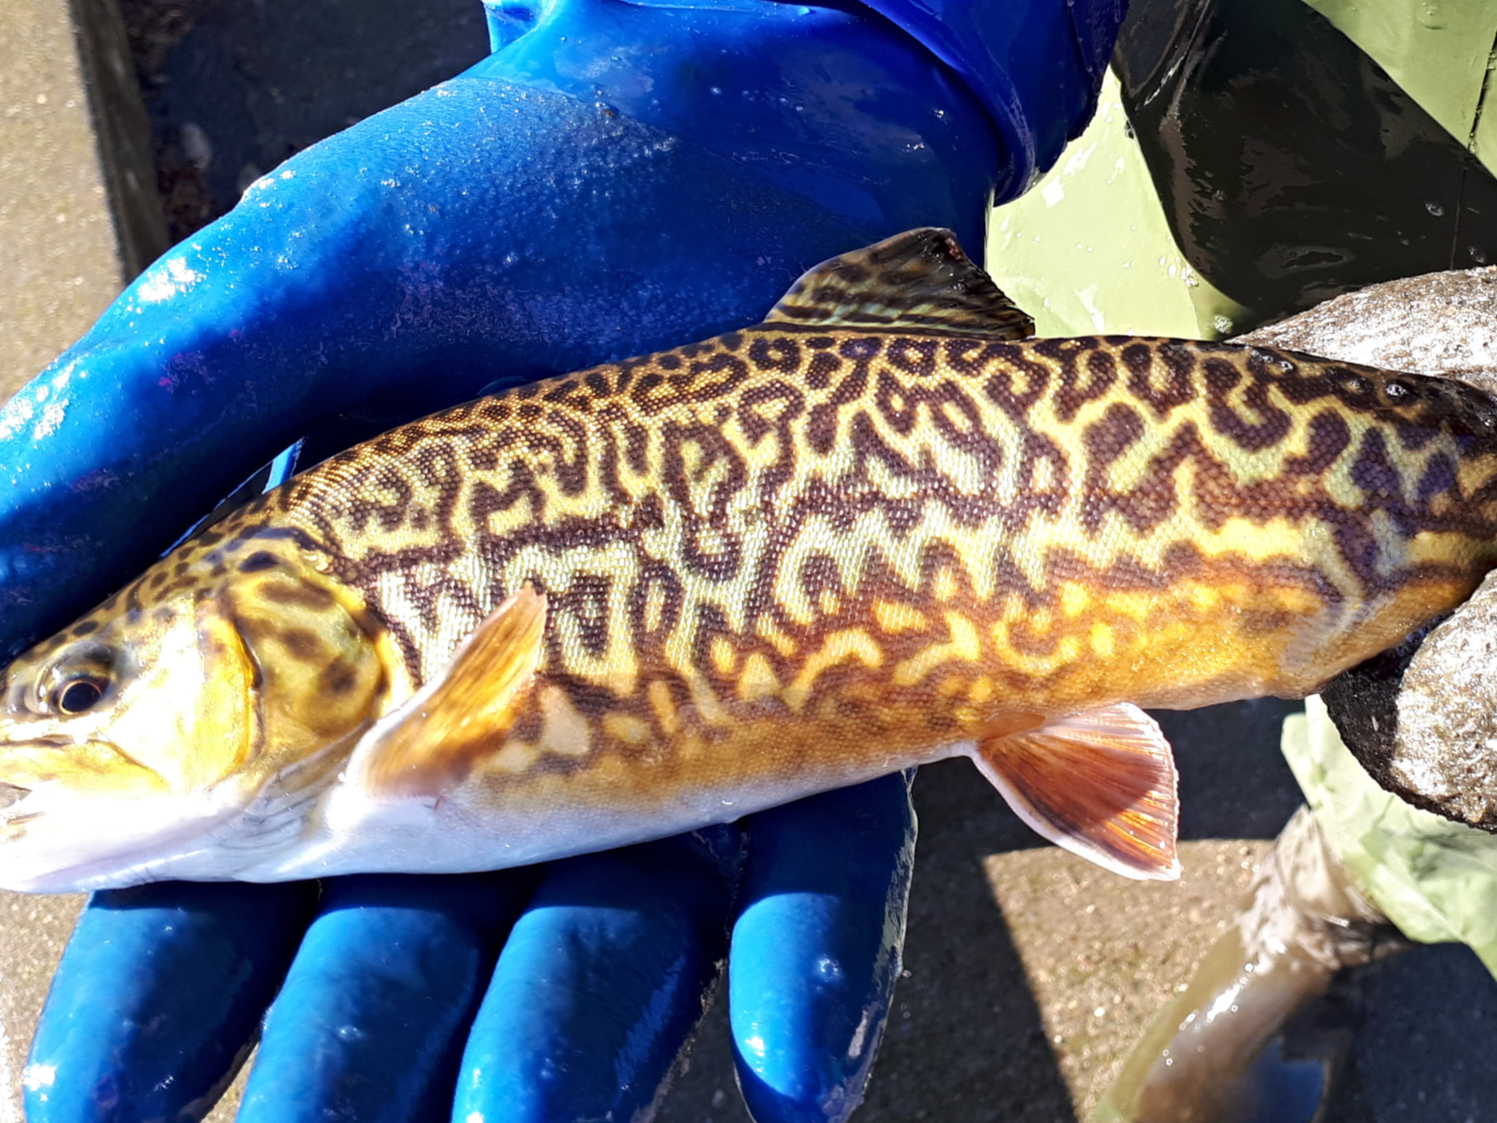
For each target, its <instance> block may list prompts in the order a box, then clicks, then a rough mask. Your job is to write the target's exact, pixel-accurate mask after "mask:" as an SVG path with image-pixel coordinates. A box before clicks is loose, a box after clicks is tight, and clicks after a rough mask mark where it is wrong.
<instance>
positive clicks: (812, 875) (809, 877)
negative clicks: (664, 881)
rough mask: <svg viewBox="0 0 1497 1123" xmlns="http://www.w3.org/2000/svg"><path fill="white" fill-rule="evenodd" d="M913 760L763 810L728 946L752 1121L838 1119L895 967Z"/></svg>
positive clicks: (869, 1047)
mask: <svg viewBox="0 0 1497 1123" xmlns="http://www.w3.org/2000/svg"><path fill="white" fill-rule="evenodd" d="M912 775H913V774H912V773H910V774H905V775H896V776H886V777H884V778H883V779H881V780H875V781H874V782H873V783H871V784H864V785H862V786H860V787H856V788H845V789H842V790H840V791H834V792H828V793H826V794H825V795H820V796H815V797H813V798H811V799H806V800H801V801H800V802H798V803H792V804H788V805H787V806H785V807H780V808H776V809H774V810H772V811H767V812H763V813H761V814H758V815H755V816H753V817H752V818H750V819H749V820H748V822H747V832H748V838H749V850H748V860H747V865H746V867H745V870H744V884H743V890H742V894H741V898H740V905H741V911H740V913H739V916H738V921H737V923H736V924H735V925H734V926H733V938H732V951H731V954H730V957H729V960H728V997H729V1017H730V1020H731V1023H732V1033H733V1043H734V1048H735V1051H736V1055H735V1060H736V1063H737V1067H738V1083H739V1086H740V1087H741V1088H742V1090H743V1096H744V1099H745V1100H746V1101H747V1103H748V1107H749V1111H750V1112H751V1113H752V1114H753V1116H754V1118H755V1119H757V1120H758V1121H759V1123H791V1121H797V1123H804V1121H816V1123H821V1121H823V1120H827V1121H832V1120H837V1121H840V1120H843V1119H846V1118H847V1116H848V1115H849V1113H851V1111H852V1109H853V1108H854V1107H856V1106H857V1105H858V1103H859V1102H860V1101H861V1100H862V1096H863V1085H864V1083H865V1082H866V1081H867V1079H868V1073H869V1069H870V1067H871V1066H872V1064H873V1057H874V1053H875V1052H876V1051H877V1048H878V1043H879V1039H880V1037H881V1036H882V1034H883V1027H884V1020H885V1018H886V1016H887V1015H888V1012H889V1000H890V996H891V994H892V992H893V989H894V980H895V977H896V976H897V975H898V974H899V956H900V949H901V946H902V944H903V942H904V917H905V903H906V899H907V898H908V895H909V887H910V875H911V873H912V871H913V864H914V850H915V812H914V808H913V807H912V806H911V803H910V794H909V781H910V778H911V776H912Z"/></svg>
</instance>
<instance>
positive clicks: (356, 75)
mask: <svg viewBox="0 0 1497 1123" xmlns="http://www.w3.org/2000/svg"><path fill="white" fill-rule="evenodd" d="M79 3H80V5H81V4H82V3H83V0H79ZM123 8H124V11H125V15H126V22H127V24H128V25H129V28H130V33H131V47H132V48H133V52H134V57H135V61H136V63H137V65H138V66H139V76H140V79H141V82H142V90H143V93H144V101H145V105H146V108H147V110H148V112H149V116H150V122H151V128H152V132H153V137H154V153H155V158H156V163H157V169H156V170H157V174H158V186H159V187H160V189H161V194H162V196H163V199H164V203H165V211H166V215H167V220H168V221H169V223H170V227H171V229H172V232H173V234H174V235H175V236H176V237H181V236H183V235H185V234H186V233H188V232H189V231H190V230H191V229H193V228H195V226H196V225H199V224H200V223H201V222H203V221H205V220H207V219H209V218H211V217H213V216H215V215H216V214H218V213H221V212H222V210H224V209H226V208H227V207H228V206H230V205H232V203H233V201H234V199H235V198H236V197H237V192H238V190H239V188H240V186H241V185H242V184H244V183H246V182H248V180H249V179H252V178H254V176H255V175H258V174H259V173H260V172H263V171H268V170H270V168H271V167H273V166H274V165H275V164H276V163H278V162H279V161H280V160H282V159H284V158H285V157H286V156H288V155H290V154H291V153H292V152H294V151H296V150H298V149H299V148H301V147H304V146H305V145H307V144H309V143H312V142H313V141H315V140H316V139H317V138H318V137H320V136H322V135H325V134H326V133H328V132H331V131H334V130H336V129H338V128H341V127H343V126H344V125H345V124H347V123H349V122H351V121H352V120H357V119H358V118H360V117H363V116H366V115H368V114H369V113H372V112H374V111H376V110H378V109H379V108H381V107H382V106H383V105H386V104H389V103H390V102H392V101H395V100H398V99H399V98H401V97H404V96H406V95H408V94H410V93H412V92H414V91H416V90H418V89H420V88H423V87H424V86H426V85H429V84H431V83H432V82H434V81H437V80H440V79H441V78H443V77H445V76H447V75H449V74H451V73H454V72H456V71H457V70H459V69H461V68H462V67H463V66H464V65H466V64H467V63H468V62H470V61H472V60H473V59H475V58H477V57H478V56H479V54H480V53H481V52H482V51H483V50H484V47H485V44H484V34H483V24H482V18H481V13H480V10H479V6H478V4H477V2H476V0H428V3H426V4H425V5H424V6H423V9H422V16H421V17H420V18H417V17H414V16H412V15H411V14H410V12H409V5H407V4H406V3H403V2H402V0H357V2H355V0H237V2H231V0H124V2H123ZM80 10H84V11H87V12H89V13H90V15H89V17H88V18H89V20H90V21H92V20H96V19H98V18H101V17H100V16H99V14H98V13H99V12H100V10H101V9H100V7H99V0H88V6H87V8H81V7H80ZM69 11H70V9H69V6H68V4H67V3H66V2H65V0H5V3H4V5H3V6H0V247H3V249H0V257H3V260H4V264H5V267H4V268H3V269H0V379H6V380H8V381H6V382H5V389H6V391H7V392H9V391H10V390H12V389H13V388H14V387H15V385H17V384H18V381H19V379H21V378H23V377H26V376H29V375H30V374H33V373H35V372H36V371H38V370H40V369H41V367H42V366H43V365H44V364H45V363H46V362H47V361H48V360H49V359H50V358H51V357H52V356H53V355H54V354H55V353H56V352H57V351H58V350H60V349H61V348H62V347H63V346H65V345H66V344H67V343H69V342H70V341H71V340H72V339H73V338H74V337H76V336H77V335H78V334H79V333H81V332H82V331H83V330H84V329H85V328H86V327H87V325H88V324H89V323H90V322H91V320H92V318H93V317H94V316H96V315H97V314H98V312H99V311H100V310H101V309H102V308H103V306H104V305H105V303H107V301H108V299H109V298H110V297H111V296H112V295H113V294H114V292H116V291H117V289H118V287H119V285H120V283H121V279H122V277H123V276H125V275H126V274H128V273H129V271H130V270H131V268H132V267H133V266H134V264H135V263H136V262H138V260H139V258H140V255H141V248H140V247H141V246H142V245H148V244H149V242H150V238H151V229H150V220H149V218H144V219H143V218H142V216H141V213H140V212H139V211H138V210H131V209H130V208H129V207H128V206H124V205H121V204H120V203H119V202H118V200H117V198H115V199H114V201H113V202H112V198H114V196H118V194H119V193H120V192H122V191H126V192H127V189H128V179H127V178H125V177H123V176H122V175H121V173H120V169H119V167H117V166H115V165H116V164H117V163H118V161H119V160H120V159H122V158H123V157H121V155H120V153H121V152H125V153H126V155H127V156H128V151H129V148H130V145H129V143H128V135H129V128H128V119H129V117H130V110H129V107H128V106H126V107H124V108H123V109H121V108H120V107H119V106H115V111H118V112H115V113H114V116H113V117H110V116H109V113H110V112H114V111H110V110H109V107H108V106H107V105H106V106H104V109H105V110H106V114H105V115H104V116H100V115H99V114H97V113H94V114H91V113H90V111H89V102H88V91H87V90H86V89H85V86H84V82H83V73H84V69H85V66H91V67H93V68H95V72H97V68H98V67H99V66H100V65H101V64H100V62H99V60H100V59H101V58H104V59H106V60H107V58H108V53H107V50H105V51H103V52H102V53H101V51H100V48H99V47H98V45H97V44H96V43H94V44H90V43H89V42H87V41H86V42H85V43H84V45H83V46H81V47H80V45H79V41H78V40H77V39H75V37H74V35H73V33H72V31H71V29H70V27H69ZM80 58H81V59H82V60H83V62H81V63H80V61H79V60H80ZM108 87H109V82H108V78H107V76H105V77H103V78H100V79H99V80H98V82H97V83H96V85H95V87H94V89H95V90H105V89H107V88H108ZM111 96H112V97H113V98H114V99H115V100H116V101H119V100H128V99H125V98H123V92H122V91H121V90H120V89H119V88H118V87H116V88H115V90H114V93H113V94H112V95H111ZM121 120H123V121H124V122H125V124H124V125H121V124H120V121H121ZM111 121H112V122H113V123H111ZM121 135H123V136H124V137H125V141H123V142H122V141H120V140H119V137H120V136H121ZM111 137H114V138H115V139H114V140H113V141H111V139H110V138H111ZM101 145H102V147H101ZM106 156H107V158H104V157H106ZM122 184H124V185H125V186H124V187H122V186H121V185H122ZM112 192H113V193H114V196H112V195H111V193H112ZM143 223H144V225H142V224H143ZM142 231H143V232H144V233H142ZM1286 710H1287V707H1286V706H1285V705H1283V704H1281V703H1275V702H1262V703H1255V704H1246V705H1241V706H1234V707H1223V708H1219V709H1216V710H1212V711H1203V712H1200V713H1196V714H1184V715H1163V718H1162V720H1163V722H1164V724H1165V727H1166V731H1167V732H1168V733H1169V734H1170V736H1171V738H1172V740H1173V741H1174V743H1175V745H1176V747H1177V754H1178V758H1179V761H1180V768H1181V777H1182V778H1181V795H1182V799H1183V801H1184V806H1185V813H1184V822H1183V831H1182V834H1183V839H1184V845H1183V847H1182V853H1183V858H1184V862H1185V876H1184V878H1183V879H1182V880H1181V881H1180V882H1179V883H1178V884H1175V885H1157V884H1149V885H1139V884H1136V883H1131V882H1126V881H1123V880H1122V879H1119V878H1116V877H1112V876H1109V875H1106V874H1104V873H1102V872H1100V871H1097V870H1095V869H1094V868H1092V867H1090V866H1088V865H1086V864H1085V863H1082V862H1080V861H1079V860H1078V859H1075V858H1072V857H1071V856H1069V855H1067V854H1065V853H1063V852H1061V851H1059V850H1056V849H1054V848H1051V847H1041V846H1039V845H1038V844H1037V841H1036V840H1035V839H1034V837H1033V836H1032V835H1030V834H1029V833H1028V831H1027V830H1026V829H1025V828H1024V827H1022V826H1021V825H1020V824H1018V823H1017V821H1016V820H1015V819H1014V818H1013V817H1012V816H1011V815H1010V814H1009V813H1008V812H1007V810H1006V809H1005V808H1004V807H1003V805H1002V803H1001V801H1000V800H999V799H998V798H997V796H996V795H995V794H994V793H992V792H991V791H989V790H987V789H986V786H985V785H984V784H983V783H982V782H981V781H980V780H979V779H978V777H977V775H976V773H975V772H974V771H973V770H972V769H971V768H970V767H969V766H968V765H966V764H965V763H964V762H952V763H948V764H945V765H940V766H937V767H935V768H929V769H926V770H925V772H924V774H923V775H922V776H921V778H920V780H919V782H918V785H917V792H916V794H917V802H918V805H919V809H920V814H921V821H922V830H921V840H920V846H919V859H920V861H919V872H918V874H917V877H916V881H915V887H914V891H913V895H912V899H911V906H910V923H909V939H908V946H907V954H906V960H905V968H906V969H905V973H904V977H903V979H902V981H901V983H900V986H899V990H898V992H897V994H896V997H895V1004H894V1009H893V1011H892V1014H891V1017H890V1023H889V1029H888V1033H887V1038H886V1041H885V1044H884V1049H883V1053H882V1055H881V1058H880V1060H879V1062H878V1065H877V1068H876V1070H875V1073H874V1079H873V1083H872V1085H871V1087H870V1090H869V1095H868V1101H867V1104H866V1106H865V1107H864V1108H863V1109H862V1110H861V1112H860V1114H859V1116H858V1118H860V1119H862V1120H864V1121H865V1123H893V1121H906V1120H921V1119H930V1120H943V1121H957V1123H961V1121H987V1120H1023V1121H1030V1120H1033V1121H1036V1123H1038V1121H1047V1123H1048V1121H1070V1120H1075V1119H1079V1118H1082V1117H1084V1115H1085V1112H1086V1111H1087V1110H1088V1109H1089V1108H1090V1106H1091V1105H1092V1104H1093V1103H1094V1102H1095V1100H1096V1098H1097V1096H1098V1095H1099V1094H1100V1092H1101V1090H1102V1089H1103V1088H1104V1087H1105V1086H1106V1083H1107V1081H1108V1080H1109V1079H1110V1077H1111V1075H1112V1073H1113V1071H1114V1070H1115V1068H1116V1066H1117V1064H1118V1062H1119V1061H1120V1059H1121V1057H1122V1055H1123V1054H1124V1053H1125V1052H1126V1050H1127V1049H1128V1047H1129V1045H1130V1044H1131V1043H1132V1041H1133V1040H1134V1039H1135V1038H1136V1037H1137V1035H1138V1033H1139V1032H1140V1030H1141V1029H1142V1026H1143V1025H1144V1023H1145V1022H1146V1021H1147V1020H1148V1018H1149V1017H1150V1015H1151V1014H1152V1012H1153V1011H1154V1010H1156V1009H1157V1008H1158V1007H1159V1006H1160V1005H1161V1004H1162V1003H1163V1002H1164V1000H1165V999H1166V997H1167V996H1168V995H1169V993H1170V992H1171V990H1172V988H1174V987H1175V986H1177V985H1178V984H1180V983H1182V982H1183V981H1184V980H1185V979H1186V978H1187V977H1188V975H1189V973H1190V971H1191V970H1192V968H1193V967H1194V965H1195V962H1196V960H1197V959H1198V957H1199V956H1200V955H1201V954H1202V953H1203V952H1204V951H1205V950H1206V949H1207V947H1209V946H1210V944H1211V943H1212V941H1213V940H1214V939H1215V938H1216V935H1217V933H1218V932H1219V931H1220V930H1221V928H1222V926H1223V925H1224V924H1225V923H1226V921H1227V919H1228V918H1229V917H1230V916H1231V914H1232V910H1233V903H1234V901H1235V899H1236V897H1237V895H1238V894H1239V893H1240V892H1241V891H1242V889H1243V887H1244V886H1245V884H1246V882H1247V879H1248V877H1249V875H1250V872H1251V868H1252V865H1253V862H1254V861H1255V860H1256V859H1257V858H1258V857H1259V856H1260V855H1261V854H1262V853H1263V852H1264V851H1265V850H1266V848H1267V845H1268V840H1270V839H1272V838H1273V836H1274V835H1275V834H1276V833H1277V831H1278V829H1279V828H1280V826H1282V824H1283V823H1284V821H1285V820H1286V819H1287V818H1288V816H1289V814H1290V813H1291V811H1292V810H1293V808H1294V807H1295V805H1296V804H1297V802H1298V793H1297V790H1296V789H1295V786H1294V783H1293V780H1292V779H1291V777H1290V775H1289V772H1288V769H1287V768H1286V767H1285V765H1284V764H1283V762H1282V760H1281V759H1280V758H1279V756H1278V753H1277V750H1276V747H1275V746H1276V744H1277V737H1278V723H1279V721H1280V719H1281V717H1282V715H1283V714H1284V713H1285V712H1286ZM75 909H76V900H75V899H70V898H22V897H14V896H5V897H0V1086H3V1090H4V1092H5V1093H6V1094H5V1095H0V1123H3V1121H5V1120H6V1119H7V1118H9V1117H13V1115H14V1108H13V1105H14V1104H15V1102H16V1087H17V1081H18V1079H19V1073H20V1067H21V1065H22V1063H23V1057H24V1049H25V1043H26V1041H27V1040H28V1039H29V1036H30V1032H31V1025H32V1023H33V1021H34V1019H35V1016H36V1011H37V1010H38V1008H39V1004H40V1000H41V996H42V988H43V987H44V985H45V980H46V979H47V977H48V976H49V975H50V972H51V970H52V968H53V966H54V964H55V962H56V957H57V955H58V954H59V952H60V948H61V941H62V939H63V938H64V936H65V933H66V931H67V928H68V925H69V924H70V921H71V915H72V913H73V911H74V910H75ZM1494 1022H1497V985H1494V984H1493V982H1492V980H1491V978H1490V977H1489V976H1488V975H1487V974H1486V973H1485V972H1484V971H1483V970H1482V969H1481V967H1480V965H1479V964H1478V963H1477V961H1476V960H1475V958H1474V957H1473V956H1471V955H1470V954H1469V953H1468V952H1466V951H1465V950H1464V949H1461V948H1438V949H1422V950H1420V951H1417V952H1415V953H1413V954H1411V955H1409V956H1408V957H1406V958H1404V959H1401V960H1396V961H1394V962H1393V963H1391V964H1390V965H1387V966H1385V967H1383V968H1381V969H1380V970H1379V971H1378V972H1377V973H1376V974H1374V975H1373V976H1372V977H1371V979H1370V981H1369V984H1368V987H1367V1024H1366V1027H1365V1029H1364V1031H1363V1033H1362V1034H1361V1036H1360V1038H1359V1040H1358V1044H1357V1047H1356V1053H1355V1057H1354V1059H1353V1062H1352V1064H1351V1067H1350V1069H1349V1071H1348V1072H1347V1073H1346V1076H1345V1078H1344V1080H1343V1082H1342V1084H1341V1087H1340V1092H1339V1094H1338V1096H1337V1099H1336V1102H1335V1104H1334V1105H1333V1106H1332V1108H1331V1111H1330V1113H1329V1116H1328V1119H1329V1120H1330V1121H1333V1123H1354V1121H1355V1123H1364V1121H1376V1123H1395V1121H1399V1120H1420V1121H1429V1123H1446V1121H1450V1123H1461V1121H1466V1120H1473V1121H1480V1120H1492V1119H1497V1059H1494V1057H1493V1056H1492V1050H1491V1048H1490V1046H1489V1038H1490V1027H1491V1026H1492V1025H1493V1024H1494ZM7 1109H9V1112H10V1114H9V1115H8V1114H7ZM229 1114H230V1110H229V1105H225V1107H224V1108H221V1109H220V1111H219V1112H217V1113H215V1118H228V1117H229ZM659 1118H660V1119H661V1120H663V1121H669V1123H688V1121H689V1123H729V1121H735V1120H739V1121H741V1120H744V1119H746V1115H745V1113H744V1111H743V1109H742V1107H741V1105H740V1104H739V1102H738V1098H737V1093H736V1091H735V1090H734V1086H733V1077H732V1070H731V1063H730V1060H729V1052H728V1043H727V1036H726V1029H725V1022H724V1018H723V1015H722V1012H721V1004H720V1003H719V1004H718V1008H717V1009H715V1010H714V1011H713V1013H712V1014H711V1015H709V1018H708V1020H707V1022H706V1024H705V1025H704V1028H703V1030H702V1033H701V1036H700V1039H699V1041H698V1046H697V1049H696V1051H695V1054H694V1057H693V1060H692V1063H691V1065H690V1067H689V1069H688V1070H687V1071H686V1072H685V1073H684V1075H683V1076H682V1077H681V1078H680V1079H679V1080H678V1082H677V1084H676V1086H675V1088H674V1089H673V1090H672V1092H671V1094H670V1095H669V1097H668V1098H667V1100H666V1102H665V1104H664V1105H663V1107H662V1110H661V1112H660V1116H659Z"/></svg>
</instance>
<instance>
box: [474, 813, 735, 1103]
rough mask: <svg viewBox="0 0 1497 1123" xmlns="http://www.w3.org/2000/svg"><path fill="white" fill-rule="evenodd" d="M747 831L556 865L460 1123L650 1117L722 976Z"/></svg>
mask: <svg viewBox="0 0 1497 1123" xmlns="http://www.w3.org/2000/svg"><path fill="white" fill-rule="evenodd" d="M738 852H739V835H738V831H737V829H736V828H714V829H712V830H709V831H701V832H697V833H696V834H694V835H683V836H680V837H677V838H671V839H665V840H663V841H661V842H656V843H651V844H649V845H646V846H636V847H631V848H629V849H625V850H615V851H609V852H607V853H603V854H591V855H587V856H585V857H581V858H573V859H571V860H569V861H566V862H558V863H556V864H554V865H553V866H551V867H549V869H548V870H547V873H546V875H545V880H544V881H543V882H542V884H541V887H540V889H539V890H538V891H537V893H536V896H535V898H534V900H533V901H532V902H531V905H530V907H529V908H528V909H527V910H526V912H525V915H524V916H522V917H521V918H520V919H519V920H518V921H517V922H516V923H515V927H514V930H513V931H512V932H511V933H510V938H509V942H508V943H506V944H505V946H504V951H503V952H502V953H501V954H500V956H499V963H498V965H497V967H496V968H495V971H494V979H493V982H492V983H491V984H490V985H489V990H488V994H487V995H486V996H485V997H484V1000H483V1006H482V1008H481V1009H480V1010H479V1012H478V1017H477V1018H476V1019H475V1021H474V1023H473V1030H472V1033H471V1035H470V1037H469V1040H468V1049H467V1052H466V1053H465V1054H464V1056H463V1063H462V1069H461V1072H460V1075H459V1077H458V1090H457V1099H456V1102H455V1105H454V1108H453V1116H452V1117H453V1119H454V1120H459V1121H461V1120H468V1119H472V1118H481V1119H483V1120H485V1121H486V1123H566V1121H568V1120H584V1119H634V1118H638V1117H641V1116H640V1114H639V1113H641V1112H645V1111H647V1110H648V1108H649V1107H650V1105H651V1104H652V1103H653V1102H654V1100H655V1098H656V1096H657V1094H658V1092H659V1089H660V1087H661V1085H662V1084H663V1083H664V1081H665V1080H666V1078H667V1077H668V1076H669V1075H670V1072H671V1066H672V1064H673V1062H674V1061H675V1059H676V1057H677V1055H678V1054H679V1053H680V1051H681V1048H682V1045H683V1044H684V1043H685V1041H686V1040H687V1038H688V1036H689V1035H690V1033H691V1030H692V1028H693V1027H694V1026H695V1025H696V1023H697V1021H698V1020H699V1019H700V1017H701V1015H702V1010H703V999H704V996H705V994H706V993H707V991H708V989H709V988H710V987H711V985H712V983H713V982H714V981H715V980H716V977H717V970H718V964H719V963H721V961H722V958H723V955H724V952H725V951H726V947H727V916H728V910H729V909H730V907H731V905H732V891H733V884H734V881H735V879H736V874H737V864H738V862H737V859H738Z"/></svg>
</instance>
